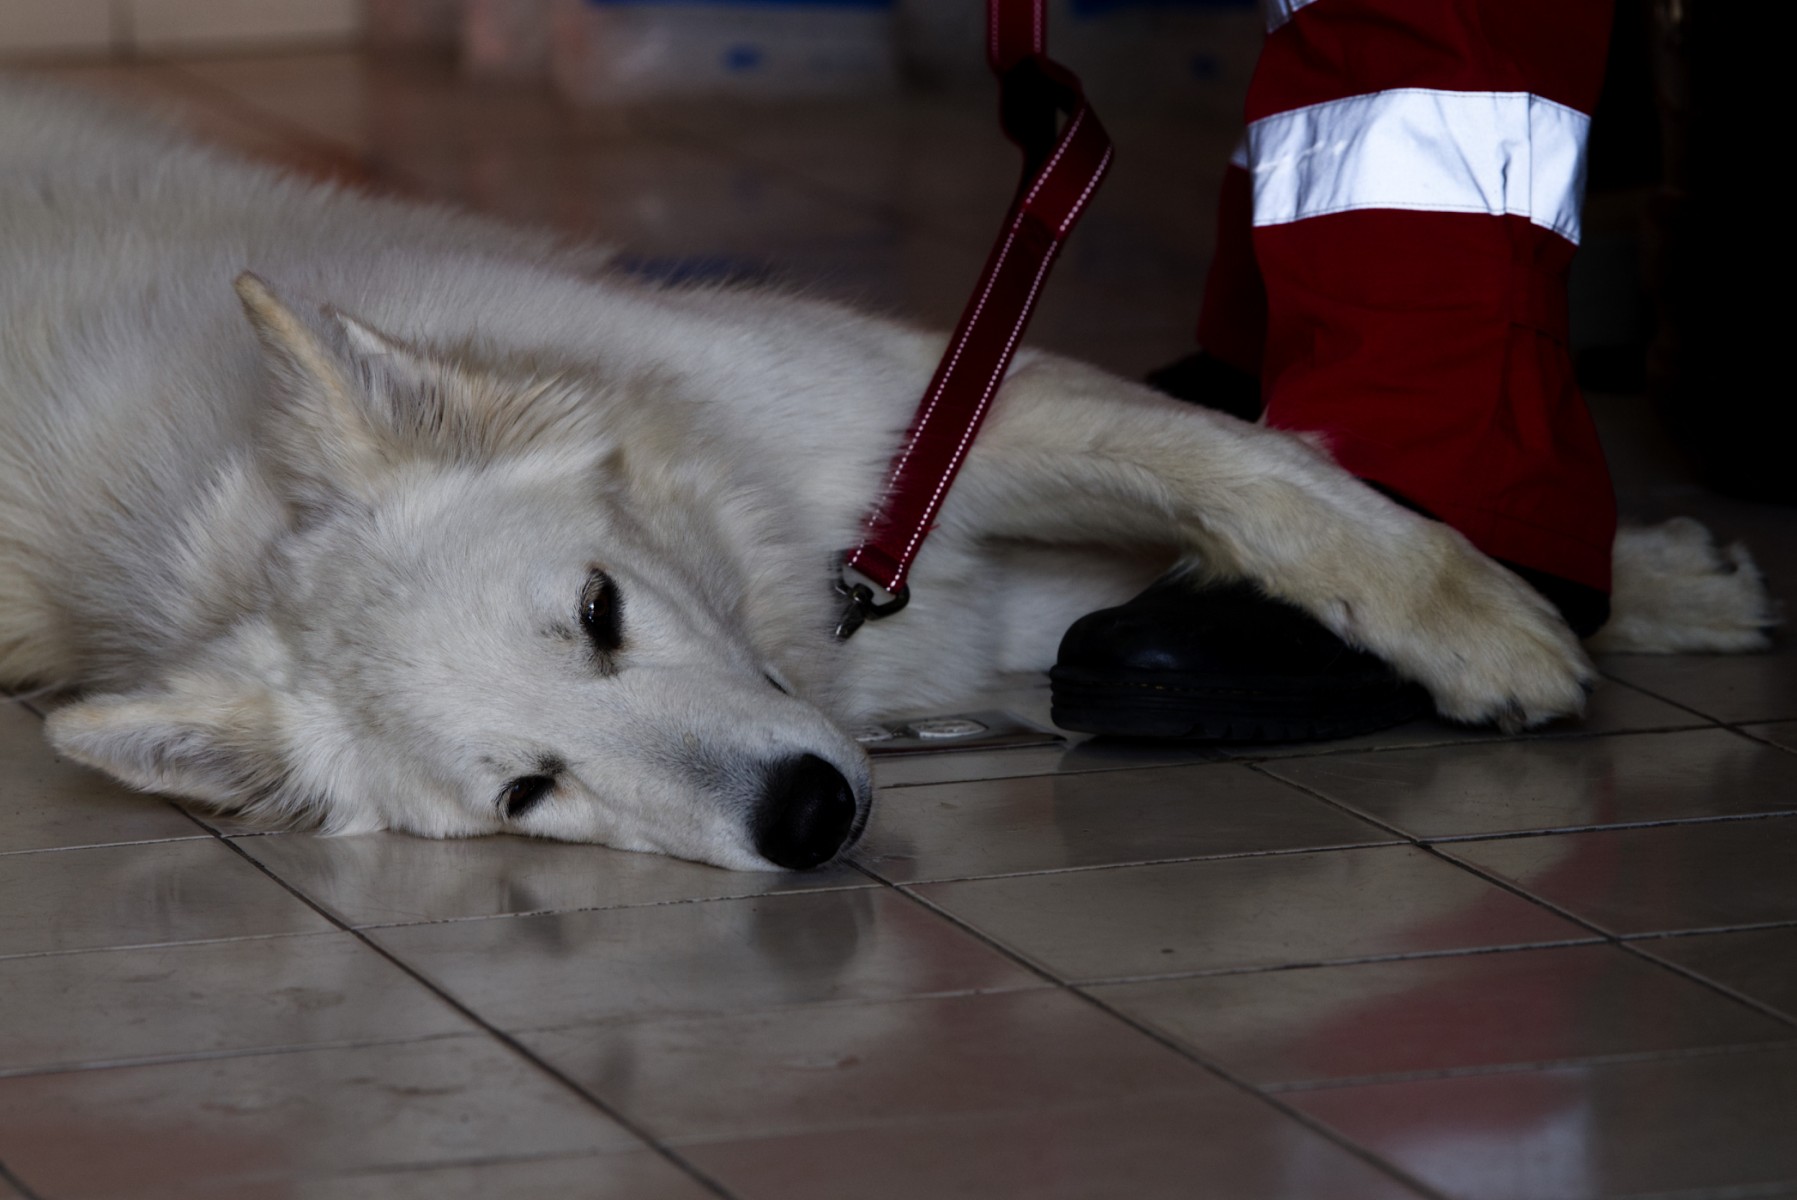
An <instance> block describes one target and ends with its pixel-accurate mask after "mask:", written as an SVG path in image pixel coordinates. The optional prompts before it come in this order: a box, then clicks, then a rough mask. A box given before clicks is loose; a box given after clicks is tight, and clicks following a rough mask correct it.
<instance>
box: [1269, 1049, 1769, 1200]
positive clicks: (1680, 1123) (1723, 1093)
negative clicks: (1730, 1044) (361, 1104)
mask: <svg viewBox="0 0 1797 1200" xmlns="http://www.w3.org/2000/svg"><path fill="white" fill-rule="evenodd" d="M1284 1098H1285V1099H1286V1100H1288V1101H1290V1102H1291V1103H1292V1104H1293V1105H1295V1106H1296V1107H1298V1108H1299V1109H1302V1110H1303V1111H1304V1112H1307V1113H1309V1114H1311V1115H1312V1116H1315V1117H1318V1118H1320V1119H1321V1120H1323V1121H1325V1122H1327V1123H1328V1124H1329V1125H1331V1126H1333V1127H1334V1128H1336V1129H1338V1130H1340V1131H1341V1132H1342V1133H1344V1134H1346V1135H1347V1136H1348V1137H1350V1138H1353V1139H1354V1140H1355V1141H1356V1142H1359V1143H1360V1144H1361V1145H1363V1146H1367V1147H1369V1148H1370V1149H1372V1150H1373V1151H1375V1152H1376V1153H1378V1154H1381V1155H1383V1156H1385V1157H1387V1158H1389V1159H1391V1160H1393V1161H1395V1162H1397V1163H1398V1164H1399V1165H1400V1166H1402V1167H1404V1168H1406V1169H1408V1170H1409V1171H1411V1172H1412V1173H1413V1174H1415V1175H1417V1176H1419V1177H1420V1178H1422V1179H1423V1180H1425V1181H1426V1182H1428V1183H1430V1184H1432V1185H1434V1186H1435V1187H1437V1188H1440V1189H1441V1190H1442V1191H1443V1192H1446V1193H1447V1194H1449V1195H1451V1196H1454V1197H1464V1198H1466V1200H1487V1198H1489V1200H1523V1198H1525V1197H1526V1198H1527V1200H1572V1198H1574V1197H1578V1198H1583V1197H1592V1196H1620V1195H1631V1194H1638V1193H1639V1194H1653V1195H1666V1196H1671V1195H1679V1196H1683V1195H1686V1194H1687V1193H1696V1192H1697V1190H1698V1189H1700V1188H1715V1189H1722V1188H1729V1187H1740V1188H1747V1187H1754V1186H1756V1185H1759V1186H1765V1185H1772V1184H1797V1137H1792V1136H1791V1130H1792V1129H1794V1128H1797V1047H1785V1048H1779V1049H1755V1050H1748V1051H1739V1052H1724V1053H1718V1054H1704V1055H1694V1056H1690V1057H1686V1058H1676V1059H1664V1060H1657V1061H1646V1062H1628V1063H1600V1064H1592V1065H1589V1066H1580V1067H1562V1068H1558V1069H1555V1070H1549V1071H1525V1072H1513V1073H1507V1074H1498V1075H1476V1076H1461V1077H1458V1078H1447V1079H1422V1080H1409V1081H1405V1082H1401V1083H1384V1084H1369V1085H1365V1086H1361V1087H1345V1088H1329V1089H1325V1090H1321V1091H1314V1092H1293V1093H1288V1094H1287V1095H1286V1096H1285V1097H1284ZM1704 1194H1706V1195H1707V1194H1710V1193H1704ZM1729 1194H1745V1195H1754V1196H1758V1195H1762V1194H1766V1193H1762V1192H1760V1191H1753V1192H1743V1193H1729Z"/></svg>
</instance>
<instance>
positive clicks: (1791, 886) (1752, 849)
mask: <svg viewBox="0 0 1797 1200" xmlns="http://www.w3.org/2000/svg"><path fill="white" fill-rule="evenodd" d="M1443 850H1444V851H1446V852H1448V853H1450V854H1452V855H1453V856H1454V857H1457V858H1463V859H1465V860H1466V861H1467V862H1470V863H1473V864H1475V865H1477V866H1481V867H1484V868H1486V869H1487V870H1490V871H1493V872H1495V873H1496V874H1498V875H1500V876H1502V877H1503V878H1505V879H1508V880H1510V881H1511V882H1513V883H1515V884H1516V885H1517V886H1518V887H1521V888H1522V889H1523V890H1525V891H1527V892H1529V893H1530V894H1532V895H1535V896H1539V897H1541V898H1542V899H1544V900H1546V901H1548V902H1549V903H1551V904H1555V905H1558V906H1560V907H1562V908H1564V909H1566V910H1567V911H1568V912H1571V913H1573V914H1574V915H1576V916H1578V917H1581V918H1583V919H1585V920H1587V921H1590V922H1592V923H1593V924H1596V925H1598V926H1600V927H1602V928H1603V929H1606V930H1608V931H1610V932H1612V933H1620V934H1637V933H1671V932H1676V931H1678V930H1685V929H1712V928H1718V927H1727V926H1732V925H1753V924H1757V923H1764V922H1773V921H1797V817H1765V818H1752V819H1747V820H1738V821H1706V822H1702V823H1699V824H1692V825H1658V826H1652V827H1649V828H1646V829H1610V830H1596V831H1593V832H1589V833H1564V834H1548V835H1545V836H1542V837H1529V838H1502V839H1497V840H1494V841H1489V842H1465V843H1455V844H1454V845H1452V846H1445V847H1443Z"/></svg>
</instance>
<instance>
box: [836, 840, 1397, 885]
mask: <svg viewBox="0 0 1797 1200" xmlns="http://www.w3.org/2000/svg"><path fill="white" fill-rule="evenodd" d="M1409 844H1410V843H1409V842H1408V841H1399V840H1398V839H1396V838H1387V839H1384V840H1382V841H1375V842H1341V843H1338V844H1333V845H1328V846H1286V847H1283V848H1280V849H1274V850H1228V851H1222V852H1220V853H1216V854H1181V855H1177V856H1175V857H1172V858H1132V859H1128V860H1126V861H1123V862H1101V863H1079V864H1077V865H1074V866H1067V867H1037V868H1034V869H1030V870H1019V871H993V872H991V873H988V874H984V875H930V876H924V877H920V878H917V879H887V878H886V877H885V876H883V875H881V874H880V873H879V868H878V867H877V866H874V865H871V864H865V863H863V862H861V860H859V859H856V858H849V859H846V860H844V861H846V862H848V863H850V864H852V865H853V866H855V867H857V868H859V869H861V870H864V871H866V872H867V873H868V874H870V875H872V876H874V878H876V879H878V880H879V881H880V882H882V883H887V884H890V885H892V886H893V887H921V886H923V885H925V884H937V883H981V882H984V881H985V880H988V879H1030V878H1034V877H1036V876H1041V875H1078V874H1082V873H1085V872H1089V871H1116V870H1122V869H1124V868H1127V867H1167V866H1177V865H1179V864H1180V863H1197V862H1233V861H1236V860H1238V859H1244V858H1286V857H1289V856H1291V855H1294V854H1327V853H1330V852H1332V851H1336V850H1379V849H1385V848H1387V847H1391V846H1405V845H1409Z"/></svg>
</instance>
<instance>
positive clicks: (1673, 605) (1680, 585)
mask: <svg viewBox="0 0 1797 1200" xmlns="http://www.w3.org/2000/svg"><path fill="white" fill-rule="evenodd" d="M1779 621H1780V616H1779V608H1778V603H1777V602H1776V601H1775V600H1773V599H1772V597H1771V595H1770V594H1769V593H1768V592H1767V591H1766V581H1765V580H1764V579H1763V578H1762V577H1761V575H1760V570H1759V567H1757V566H1756V565H1755V564H1754V561H1753V556H1752V555H1751V554H1749V553H1748V552H1747V547H1745V546H1743V545H1742V544H1741V543H1739V542H1735V543H1733V544H1731V545H1727V546H1724V545H1722V544H1721V543H1720V542H1718V541H1717V540H1716V537H1715V535H1714V534H1712V533H1711V532H1710V531H1709V530H1708V529H1707V528H1705V527H1704V525H1703V524H1702V523H1701V522H1698V521H1694V520H1692V519H1691V518H1690V517H1674V518H1672V519H1671V520H1670V521H1665V522H1662V523H1661V524H1658V525H1635V526H1626V525H1625V526H1624V527H1623V528H1621V529H1620V530H1618V531H1617V533H1616V558H1615V579H1614V583H1613V590H1612V593H1611V599H1610V622H1609V624H1607V625H1605V626H1604V627H1603V628H1602V629H1600V630H1598V632H1597V635H1596V636H1595V637H1593V638H1591V640H1590V641H1588V642H1587V643H1586V646H1587V648H1588V649H1590V650H1592V651H1593V652H1596V653H1624V654H1743V653H1749V652H1752V651H1757V650H1766V649H1768V648H1769V647H1770V646H1771V637H1770V630H1771V628H1772V626H1774V625H1777V624H1778V623H1779Z"/></svg>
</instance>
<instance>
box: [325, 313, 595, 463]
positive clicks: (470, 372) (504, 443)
mask: <svg viewBox="0 0 1797 1200" xmlns="http://www.w3.org/2000/svg"><path fill="white" fill-rule="evenodd" d="M325 315H326V316H327V317H329V318H330V319H331V320H333V321H334V322H336V324H337V328H338V329H339V331H340V332H341V334H342V339H343V344H344V346H345V347H346V348H347V352H348V354H349V357H350V358H351V359H352V360H353V361H354V362H355V364H356V367H357V375H358V378H359V379H360V380H361V381H362V382H363V385H364V386H365V388H366V390H367V394H368V396H369V397H370V402H371V405H372V407H373V410H374V411H375V412H376V413H377V414H378V415H379V419H380V420H381V421H383V422H384V423H385V426H386V428H387V429H388V430H390V431H391V433H392V434H393V436H394V437H396V438H397V439H398V441H399V444H400V445H401V446H402V447H403V448H404V451H405V452H406V453H409V454H424V455H429V456H431V457H434V458H437V459H439V460H442V461H447V462H455V463H461V464H480V463H486V462H491V461H494V460H496V459H502V458H505V457H506V456H508V455H512V454H519V453H522V452H524V451H525V450H528V449H529V448H530V447H531V446H533V445H535V444H537V443H538V442H539V441H540V440H547V439H550V438H552V437H558V436H562V435H571V439H572V440H574V441H576V442H577V443H579V444H584V445H587V446H591V447H603V446H606V445H609V443H610V439H609V438H608V437H607V435H606V431H605V429H604V428H603V425H602V418H601V415H600V414H601V407H602V406H601V405H599V404H598V403H595V398H596V397H597V396H598V395H600V394H601V393H603V391H604V388H603V386H602V385H599V384H598V383H597V382H596V381H595V380H593V379H591V378H584V377H583V378H582V379H581V383H580V384H578V385H577V384H576V383H575V376H574V374H573V373H571V372H568V371H565V370H549V371H546V370H545V369H544V365H543V364H542V363H539V362H534V361H497V360H495V359H493V358H491V357H490V356H489V357H479V356H477V355H476V353H475V352H474V351H472V350H465V351H463V352H462V353H460V354H454V355H451V354H444V353H441V352H438V351H436V350H433V349H429V348H421V347H418V346H414V345H411V344H408V343H407V342H404V341H402V340H400V339H399V338H396V337H393V336H391V335H389V334H387V333H383V332H382V331H380V330H378V329H376V328H374V327H373V326H372V325H369V324H367V323H365V322H363V321H361V320H358V319H357V318H355V317H352V316H350V315H349V314H347V313H344V312H340V311H338V310H336V309H333V308H327V309H326V310H325Z"/></svg>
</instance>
